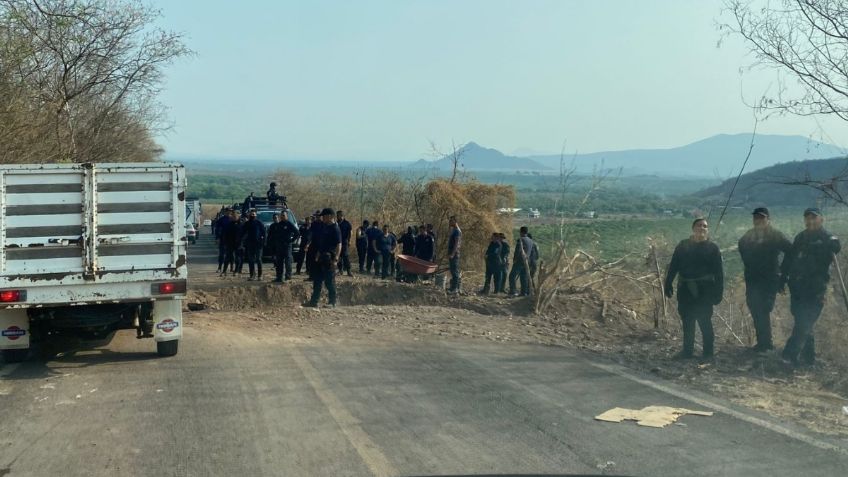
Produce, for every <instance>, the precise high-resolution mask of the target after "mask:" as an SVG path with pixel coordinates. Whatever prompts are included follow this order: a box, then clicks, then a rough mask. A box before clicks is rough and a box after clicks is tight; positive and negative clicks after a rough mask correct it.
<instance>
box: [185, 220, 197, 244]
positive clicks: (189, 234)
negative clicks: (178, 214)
mask: <svg viewBox="0 0 848 477" xmlns="http://www.w3.org/2000/svg"><path fill="white" fill-rule="evenodd" d="M186 240H188V243H190V244H192V245H194V244H195V243H197V229H196V228H194V224H192V223H191V222H186Z"/></svg>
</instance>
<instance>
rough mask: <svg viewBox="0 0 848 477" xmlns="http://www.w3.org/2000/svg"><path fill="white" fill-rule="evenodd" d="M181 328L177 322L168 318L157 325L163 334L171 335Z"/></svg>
mask: <svg viewBox="0 0 848 477" xmlns="http://www.w3.org/2000/svg"><path fill="white" fill-rule="evenodd" d="M179 326H180V324H179V323H177V322H176V321H174V320H172V319H170V318H166V319H164V320H162V322H160V323H158V324H157V325H156V329H157V330H159V331H161V332H163V333H170V332H172V331H174V330H175V329H177V328H178V327H179Z"/></svg>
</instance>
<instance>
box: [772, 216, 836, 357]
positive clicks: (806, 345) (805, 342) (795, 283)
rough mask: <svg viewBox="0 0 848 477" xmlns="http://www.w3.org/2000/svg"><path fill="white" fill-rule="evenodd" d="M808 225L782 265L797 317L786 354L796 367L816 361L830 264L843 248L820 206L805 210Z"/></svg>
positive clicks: (792, 309)
mask: <svg viewBox="0 0 848 477" xmlns="http://www.w3.org/2000/svg"><path fill="white" fill-rule="evenodd" d="M804 225H805V227H806V228H805V230H804V231H802V232H801V233H799V234H798V235H796V236H795V241H794V242H792V249H791V250H790V251H789V255H787V257H786V258H785V259H784V260H783V266H782V270H783V282H784V283H787V284H789V297H790V298H789V304H790V310H791V311H792V317H793V318H794V320H795V324H794V327H793V328H792V335H791V336H790V337H789V339H788V340H787V341H786V346H784V348H783V353H782V357H783V360H784V361H786V362H788V363H791V364H792V365H795V366H797V365H799V364H805V365H810V366H812V365H814V364H815V363H816V341H815V338H814V335H813V327H814V325H815V324H816V321H817V320H818V319H819V316H820V315H821V312H822V308H823V307H824V296H825V293H826V292H827V284H828V282H829V281H830V264H831V263H832V262H833V261H834V260H835V259H836V254H837V253H839V250H840V249H841V246H840V244H839V239H838V238H837V237H836V236H835V235H833V234H831V233H830V232H828V231H827V230H825V228H824V216H822V213H821V210H819V209H818V208H816V207H811V208H809V209H807V210H805V211H804Z"/></svg>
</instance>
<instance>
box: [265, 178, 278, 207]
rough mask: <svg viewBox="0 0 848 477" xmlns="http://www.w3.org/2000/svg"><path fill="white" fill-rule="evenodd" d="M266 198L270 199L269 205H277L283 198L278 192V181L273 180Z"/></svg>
mask: <svg viewBox="0 0 848 477" xmlns="http://www.w3.org/2000/svg"><path fill="white" fill-rule="evenodd" d="M265 199H266V200H267V201H268V205H270V206H275V205H277V203H279V202H280V201H281V200H282V196H281V195H280V194H279V193H277V183H276V182H272V183H271V184H270V185H268V192H266V193H265Z"/></svg>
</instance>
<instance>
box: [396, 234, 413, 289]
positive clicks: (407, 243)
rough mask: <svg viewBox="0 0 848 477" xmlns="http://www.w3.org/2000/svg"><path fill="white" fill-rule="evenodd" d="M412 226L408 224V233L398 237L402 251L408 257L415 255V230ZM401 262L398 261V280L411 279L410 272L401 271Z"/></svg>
mask: <svg viewBox="0 0 848 477" xmlns="http://www.w3.org/2000/svg"><path fill="white" fill-rule="evenodd" d="M413 230H414V229H413V228H412V226H408V227H407V228H406V233H405V234H403V235H401V236H400V238H399V239H398V243H400V253H401V254H402V255H406V256H407V257H414V256H415V232H414V231H413ZM400 268H401V267H400V263H397V279H398V281H401V280H403V281H406V282H408V281H410V276H409V275H408V274H404V273H401V269H400Z"/></svg>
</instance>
